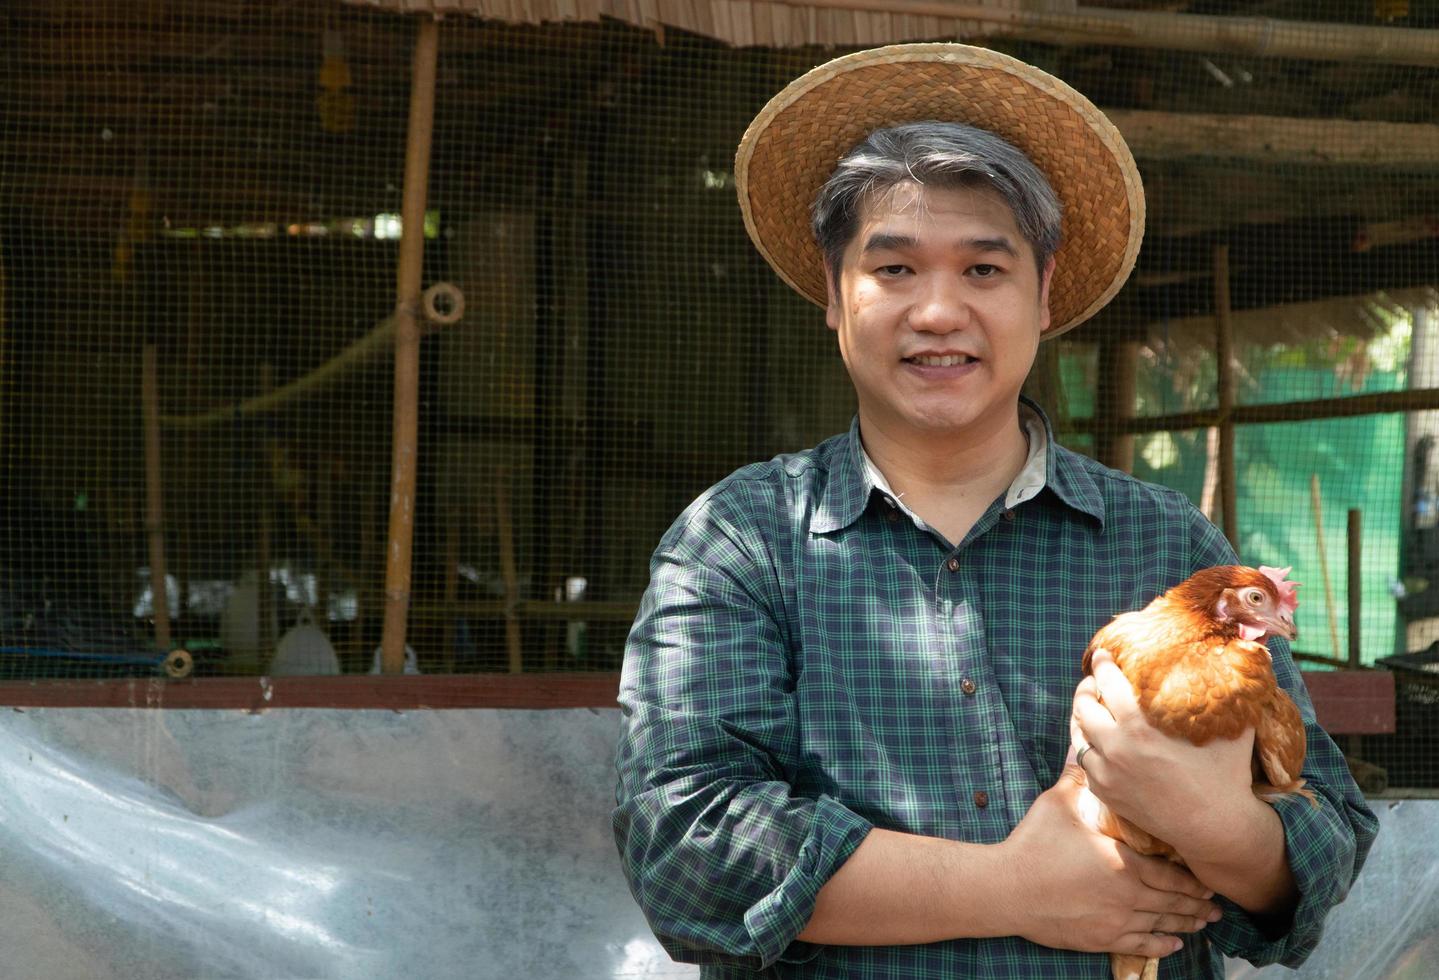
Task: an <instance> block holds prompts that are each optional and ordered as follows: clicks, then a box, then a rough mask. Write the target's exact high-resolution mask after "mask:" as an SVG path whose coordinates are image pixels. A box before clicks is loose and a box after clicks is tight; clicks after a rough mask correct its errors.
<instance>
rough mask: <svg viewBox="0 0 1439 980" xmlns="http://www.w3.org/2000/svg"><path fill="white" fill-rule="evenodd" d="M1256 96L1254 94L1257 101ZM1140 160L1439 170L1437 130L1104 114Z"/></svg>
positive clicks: (1431, 127)
mask: <svg viewBox="0 0 1439 980" xmlns="http://www.w3.org/2000/svg"><path fill="white" fill-rule="evenodd" d="M1257 95H1258V93H1256V96H1257ZM1105 115H1107V116H1108V117H1109V118H1110V120H1111V121H1113V123H1114V125H1115V126H1117V127H1119V131H1120V132H1121V133H1123V134H1124V139H1125V141H1126V142H1127V143H1128V144H1129V148H1130V150H1131V151H1132V152H1133V153H1134V155H1135V156H1136V157H1138V158H1139V159H1141V160H1183V159H1199V158H1219V159H1222V158H1231V159H1242V160H1252V161H1254V162H1256V163H1267V164H1313V165H1321V166H1334V165H1343V166H1359V167H1395V168H1401V169H1410V170H1424V171H1432V170H1436V169H1439V126H1436V125H1434V124H1432V123H1391V122H1356V121H1353V120H1349V119H1303V118H1300V119H1291V118H1285V117H1281V116H1254V115H1222V114H1216V113H1204V112H1184V113H1179V112H1152V111H1145V110H1138V109H1106V110H1105Z"/></svg>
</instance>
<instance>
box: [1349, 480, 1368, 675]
mask: <svg viewBox="0 0 1439 980" xmlns="http://www.w3.org/2000/svg"><path fill="white" fill-rule="evenodd" d="M1348 541H1349V581H1348V585H1349V669H1350V670H1358V669H1360V668H1361V667H1363V666H1364V658H1363V650H1362V645H1363V639H1364V629H1363V625H1364V617H1363V603H1364V554H1363V545H1364V514H1363V512H1362V511H1360V510H1358V509H1356V508H1353V507H1351V508H1350V509H1349V527H1348Z"/></svg>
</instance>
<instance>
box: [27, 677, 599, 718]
mask: <svg viewBox="0 0 1439 980" xmlns="http://www.w3.org/2000/svg"><path fill="white" fill-rule="evenodd" d="M618 692H619V675H618V674H614V673H594V674H581V673H550V674H459V675H445V674H426V675H422V676H414V675H410V676H406V675H399V676H394V677H387V676H380V675H374V674H359V675H347V676H342V677H206V678H200V679H196V680H183V681H166V680H162V679H159V678H129V679H125V680H102V681H29V682H25V681H5V682H0V705H5V706H6V707H13V708H31V707H34V708H39V707H46V708H147V709H149V708H171V709H176V708H190V709H194V708H202V709H215V710H229V711H233V710H240V711H251V712H260V711H269V710H272V709H276V708H340V709H356V710H364V709H375V708H383V709H387V710H391V711H413V710H426V709H441V708H527V709H536V708H541V709H543V708H613V707H615V698H616V696H617V695H618Z"/></svg>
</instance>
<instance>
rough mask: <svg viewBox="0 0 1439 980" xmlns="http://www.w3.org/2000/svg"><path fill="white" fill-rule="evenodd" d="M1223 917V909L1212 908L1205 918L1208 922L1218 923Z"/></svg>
mask: <svg viewBox="0 0 1439 980" xmlns="http://www.w3.org/2000/svg"><path fill="white" fill-rule="evenodd" d="M1223 917H1224V910H1223V909H1219V908H1213V909H1210V910H1209V915H1208V917H1207V918H1208V919H1209V921H1210V922H1218V921H1219V920H1220V919H1222V918H1223Z"/></svg>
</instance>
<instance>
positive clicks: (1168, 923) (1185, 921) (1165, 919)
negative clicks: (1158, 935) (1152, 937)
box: [1133, 912, 1209, 933]
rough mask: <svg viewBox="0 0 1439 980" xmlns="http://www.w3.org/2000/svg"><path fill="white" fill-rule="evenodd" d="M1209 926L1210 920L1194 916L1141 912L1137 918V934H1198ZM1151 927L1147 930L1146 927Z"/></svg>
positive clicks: (1135, 927)
mask: <svg viewBox="0 0 1439 980" xmlns="http://www.w3.org/2000/svg"><path fill="white" fill-rule="evenodd" d="M1207 925H1209V920H1208V919H1201V918H1197V917H1196V916H1192V915H1159V914H1156V913H1154V912H1141V913H1139V914H1138V915H1136V916H1135V924H1134V930H1133V931H1135V932H1145V931H1147V932H1170V933H1175V932H1198V931H1199V930H1200V929H1203V928H1204V927H1205V926H1207ZM1145 926H1149V928H1148V929H1147V930H1146V929H1145V928H1144V927H1145Z"/></svg>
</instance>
